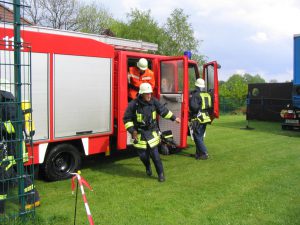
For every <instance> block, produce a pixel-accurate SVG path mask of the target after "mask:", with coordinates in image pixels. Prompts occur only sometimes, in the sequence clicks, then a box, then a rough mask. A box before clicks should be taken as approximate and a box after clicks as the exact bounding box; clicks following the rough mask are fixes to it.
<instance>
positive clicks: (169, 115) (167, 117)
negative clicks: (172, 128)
mask: <svg viewBox="0 0 300 225" xmlns="http://www.w3.org/2000/svg"><path fill="white" fill-rule="evenodd" d="M172 116H173V113H172V112H171V111H169V112H168V114H167V115H165V116H164V118H165V119H170V118H171V117H172Z"/></svg>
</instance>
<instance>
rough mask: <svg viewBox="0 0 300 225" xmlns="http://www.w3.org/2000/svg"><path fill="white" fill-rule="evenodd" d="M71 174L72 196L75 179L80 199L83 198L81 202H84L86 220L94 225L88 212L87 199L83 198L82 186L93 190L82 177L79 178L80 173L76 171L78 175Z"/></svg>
mask: <svg viewBox="0 0 300 225" xmlns="http://www.w3.org/2000/svg"><path fill="white" fill-rule="evenodd" d="M71 174H72V175H74V176H73V177H72V194H74V189H75V179H76V178H77V182H78V184H79V186H80V190H81V194H82V198H83V202H84V206H85V210H86V214H87V217H88V220H89V222H90V225H94V221H93V218H92V214H91V211H90V208H89V205H88V201H87V198H86V196H85V192H84V189H83V185H85V186H86V187H87V188H88V189H90V190H91V191H93V189H92V187H91V186H90V185H89V183H88V182H87V181H86V180H85V179H84V178H83V177H81V176H80V171H78V173H71Z"/></svg>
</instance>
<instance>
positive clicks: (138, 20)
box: [111, 9, 167, 54]
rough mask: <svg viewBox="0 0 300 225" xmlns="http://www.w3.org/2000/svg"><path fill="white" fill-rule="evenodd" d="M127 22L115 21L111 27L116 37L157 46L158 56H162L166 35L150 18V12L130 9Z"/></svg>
mask: <svg viewBox="0 0 300 225" xmlns="http://www.w3.org/2000/svg"><path fill="white" fill-rule="evenodd" d="M127 18H128V22H127V23H123V22H120V21H115V22H114V23H113V25H112V27H111V29H112V31H113V32H114V33H115V34H116V36H118V37H122V38H128V39H134V40H143V41H146V42H152V43H156V44H158V51H157V53H158V54H163V51H162V46H163V43H164V42H166V40H167V35H166V33H165V32H164V30H163V29H162V28H160V27H159V25H158V23H157V22H156V21H155V20H154V19H153V18H152V17H151V10H147V11H142V10H138V9H132V10H131V12H130V13H128V14H127Z"/></svg>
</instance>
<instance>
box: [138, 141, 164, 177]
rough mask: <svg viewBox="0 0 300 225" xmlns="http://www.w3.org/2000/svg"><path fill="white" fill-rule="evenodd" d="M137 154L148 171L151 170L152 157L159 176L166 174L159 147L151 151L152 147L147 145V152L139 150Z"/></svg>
mask: <svg viewBox="0 0 300 225" xmlns="http://www.w3.org/2000/svg"><path fill="white" fill-rule="evenodd" d="M137 152H138V155H139V157H140V160H141V161H142V162H143V164H144V165H145V167H146V169H147V170H148V169H150V167H151V164H150V157H151V159H152V161H153V163H154V166H155V169H156V172H157V174H158V175H160V174H163V173H164V168H163V165H162V162H161V159H160V156H159V152H158V148H157V146H156V147H154V148H152V149H151V148H150V146H149V145H147V149H146V150H142V149H137Z"/></svg>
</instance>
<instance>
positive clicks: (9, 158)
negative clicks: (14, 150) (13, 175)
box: [0, 156, 16, 171]
mask: <svg viewBox="0 0 300 225" xmlns="http://www.w3.org/2000/svg"><path fill="white" fill-rule="evenodd" d="M2 162H9V164H8V165H7V166H6V167H5V170H6V171H8V170H9V168H10V167H12V166H13V165H15V164H16V161H15V157H14V156H6V157H5V158H4V159H3V160H2ZM1 164H2V163H1ZM1 164H0V165H1Z"/></svg>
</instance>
